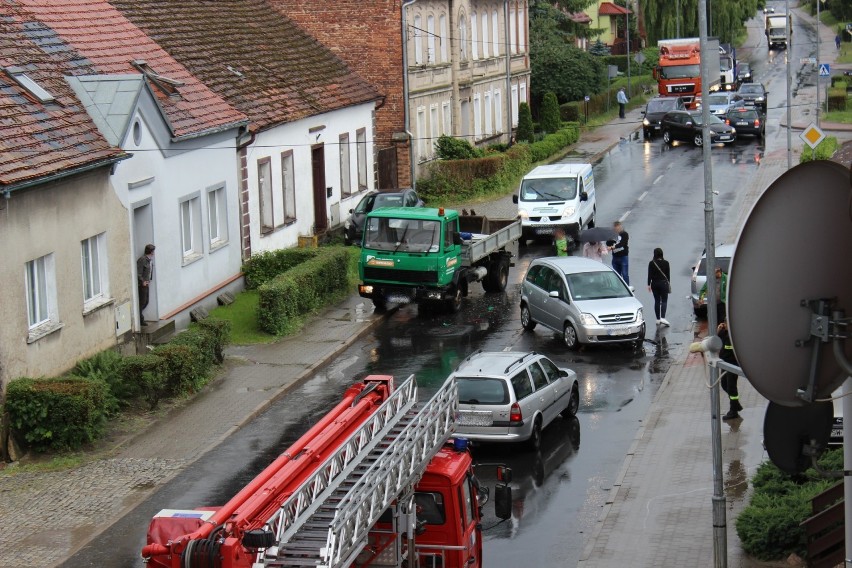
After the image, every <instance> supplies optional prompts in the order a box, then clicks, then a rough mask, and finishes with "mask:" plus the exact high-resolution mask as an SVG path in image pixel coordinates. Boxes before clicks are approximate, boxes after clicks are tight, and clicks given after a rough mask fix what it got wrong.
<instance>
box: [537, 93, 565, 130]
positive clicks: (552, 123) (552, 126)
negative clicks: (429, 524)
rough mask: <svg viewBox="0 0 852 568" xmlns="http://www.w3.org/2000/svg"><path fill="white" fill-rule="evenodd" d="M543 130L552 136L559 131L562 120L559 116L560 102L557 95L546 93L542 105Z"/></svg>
mask: <svg viewBox="0 0 852 568" xmlns="http://www.w3.org/2000/svg"><path fill="white" fill-rule="evenodd" d="M540 122H541V129H542V130H544V131H545V132H547V133H548V134H552V133H554V132H556V131H558V130H559V128H560V126H561V125H562V119H561V118H560V116H559V101H558V100H556V93H545V94H544V100H543V101H542V103H541V121H540Z"/></svg>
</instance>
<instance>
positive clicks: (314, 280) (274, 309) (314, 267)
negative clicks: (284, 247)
mask: <svg viewBox="0 0 852 568" xmlns="http://www.w3.org/2000/svg"><path fill="white" fill-rule="evenodd" d="M316 250H318V251H319V252H318V254H317V255H316V256H315V257H314V258H312V259H310V260H308V261H306V262H304V263H302V264H299V265H297V266H294V267H293V268H291V269H290V270H288V271H286V272H284V273H281V274H279V275H278V276H276V277H275V278H273V279H272V280H269V281H268V282H266V283H265V284H263V285H262V286H261V287H260V288H259V289H258V292H259V295H260V299H259V304H258V323H259V324H260V328H261V329H262V330H264V331H265V332H267V333H271V334H274V335H283V334H285V333H287V331H288V330H290V329H291V328H292V327H293V326H294V325H298V324H299V323H300V322H301V319H302V317H303V316H305V315H307V314H309V313H311V312H313V311H315V310H317V309H318V308H321V307H323V306H324V305H325V304H326V303H327V301H328V300H329V299H330V298H333V297H335V296H336V295H338V294H340V293H345V292H349V291H350V289H349V271H350V269H351V267H352V265H353V264H354V262H355V259H356V257H357V253H358V252H359V250H358V249H353V248H352V247H323V248H321V249H316Z"/></svg>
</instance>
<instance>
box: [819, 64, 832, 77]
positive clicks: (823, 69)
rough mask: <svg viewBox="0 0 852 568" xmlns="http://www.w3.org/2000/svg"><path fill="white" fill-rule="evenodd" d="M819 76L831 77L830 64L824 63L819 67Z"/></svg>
mask: <svg viewBox="0 0 852 568" xmlns="http://www.w3.org/2000/svg"><path fill="white" fill-rule="evenodd" d="M819 76H820V77H831V67H830V66H829V64H828V63H823V64H822V65H820V66H819Z"/></svg>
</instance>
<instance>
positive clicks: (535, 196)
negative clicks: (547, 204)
mask: <svg viewBox="0 0 852 568" xmlns="http://www.w3.org/2000/svg"><path fill="white" fill-rule="evenodd" d="M576 196H577V178H569V177H565V178H545V179H525V180H524V181H523V182H522V183H521V200H522V201H565V200H568V199H574V198H575V197H576Z"/></svg>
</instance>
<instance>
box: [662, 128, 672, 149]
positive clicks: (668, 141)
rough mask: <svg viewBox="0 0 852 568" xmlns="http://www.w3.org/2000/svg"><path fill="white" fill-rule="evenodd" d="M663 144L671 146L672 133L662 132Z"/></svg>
mask: <svg viewBox="0 0 852 568" xmlns="http://www.w3.org/2000/svg"><path fill="white" fill-rule="evenodd" d="M663 142H665V143H666V144H668V145H669V146H671V145H672V133H671V132H669V131H668V130H663Z"/></svg>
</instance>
